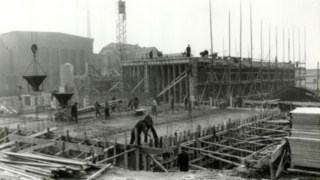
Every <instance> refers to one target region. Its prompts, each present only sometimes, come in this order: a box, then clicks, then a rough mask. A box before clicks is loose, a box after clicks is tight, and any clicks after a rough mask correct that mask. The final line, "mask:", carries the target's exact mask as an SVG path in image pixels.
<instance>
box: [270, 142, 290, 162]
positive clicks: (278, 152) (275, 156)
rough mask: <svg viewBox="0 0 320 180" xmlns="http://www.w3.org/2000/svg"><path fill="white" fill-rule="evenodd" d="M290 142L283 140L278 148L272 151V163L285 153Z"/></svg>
mask: <svg viewBox="0 0 320 180" xmlns="http://www.w3.org/2000/svg"><path fill="white" fill-rule="evenodd" d="M287 145H288V144H287V143H286V141H282V142H281V144H279V145H278V146H277V147H276V149H275V150H274V151H273V152H272V154H271V155H270V161H271V163H273V162H275V161H276V160H277V159H278V157H280V156H281V154H283V150H284V149H285V147H286V146H287Z"/></svg>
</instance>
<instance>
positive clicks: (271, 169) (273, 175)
mask: <svg viewBox="0 0 320 180" xmlns="http://www.w3.org/2000/svg"><path fill="white" fill-rule="evenodd" d="M269 166H270V179H271V180H274V179H275V172H274V167H273V162H271V158H269Z"/></svg>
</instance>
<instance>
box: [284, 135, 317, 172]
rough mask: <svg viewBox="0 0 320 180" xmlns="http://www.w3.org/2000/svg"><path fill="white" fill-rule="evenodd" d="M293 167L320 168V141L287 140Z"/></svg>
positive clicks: (289, 138)
mask: <svg viewBox="0 0 320 180" xmlns="http://www.w3.org/2000/svg"><path fill="white" fill-rule="evenodd" d="M287 139H288V141H289V145H290V150H291V160H292V161H291V163H292V165H293V166H301V167H310V168H320V139H311V138H298V137H288V138H287Z"/></svg>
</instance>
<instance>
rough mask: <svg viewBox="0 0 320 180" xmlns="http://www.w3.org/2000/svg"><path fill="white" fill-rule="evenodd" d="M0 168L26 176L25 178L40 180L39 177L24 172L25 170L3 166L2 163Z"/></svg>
mask: <svg viewBox="0 0 320 180" xmlns="http://www.w3.org/2000/svg"><path fill="white" fill-rule="evenodd" d="M0 169H2V170H4V171H8V172H11V173H13V174H18V175H20V176H23V177H26V178H30V179H32V180H41V179H40V178H37V177H35V176H32V175H30V174H29V173H25V172H21V171H18V170H13V169H11V168H7V167H3V166H2V165H0Z"/></svg>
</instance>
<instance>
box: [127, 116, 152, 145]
mask: <svg viewBox="0 0 320 180" xmlns="http://www.w3.org/2000/svg"><path fill="white" fill-rule="evenodd" d="M149 129H150V130H151V132H152V135H153V139H154V140H155V141H157V140H158V135H157V132H156V130H155V129H154V128H153V121H152V118H151V117H150V116H149V115H147V116H145V117H144V118H143V119H142V120H139V121H138V122H137V123H136V124H135V126H134V127H133V129H132V131H131V140H130V144H131V145H132V144H133V143H134V142H135V140H136V141H137V143H136V144H137V145H141V133H142V132H143V133H144V142H145V143H147V142H148V131H149ZM136 131H137V132H136ZM136 133H137V136H138V137H137V138H136V137H135V134H136Z"/></svg>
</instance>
